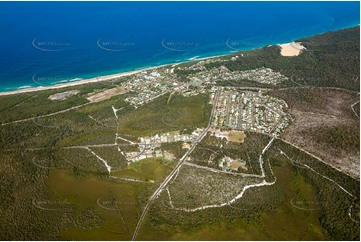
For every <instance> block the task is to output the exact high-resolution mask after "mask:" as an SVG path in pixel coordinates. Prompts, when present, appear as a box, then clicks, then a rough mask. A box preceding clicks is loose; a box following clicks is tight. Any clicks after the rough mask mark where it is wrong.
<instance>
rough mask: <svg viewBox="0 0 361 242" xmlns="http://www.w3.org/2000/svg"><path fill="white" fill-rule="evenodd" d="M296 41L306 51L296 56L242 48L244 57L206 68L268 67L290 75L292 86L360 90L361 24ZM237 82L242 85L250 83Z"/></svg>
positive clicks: (274, 49) (269, 49)
mask: <svg viewBox="0 0 361 242" xmlns="http://www.w3.org/2000/svg"><path fill="white" fill-rule="evenodd" d="M297 41H299V42H302V44H303V45H304V46H305V47H306V50H305V51H302V53H301V54H300V55H299V56H296V57H284V56H281V54H280V47H278V46H271V47H263V48H262V49H258V50H253V51H242V52H240V53H237V54H236V55H239V54H243V57H240V58H238V59H237V60H235V61H228V62H224V63H221V62H215V63H211V64H208V65H206V67H207V68H208V69H211V68H214V67H219V66H221V65H224V66H226V67H227V68H228V69H230V70H231V71H235V70H249V69H255V68H260V67H267V68H271V69H273V70H275V71H279V72H281V73H282V74H284V75H285V76H287V77H289V78H291V79H292V83H289V84H290V85H296V86H299V85H307V86H323V87H339V88H346V89H350V90H355V91H357V90H359V88H360V80H359V76H360V68H359V67H360V59H359V56H360V45H359V43H360V27H354V28H350V29H344V30H341V31H336V32H330V33H326V34H322V35H317V36H314V37H309V38H303V39H299V40H297ZM237 82H238V84H239V85H244V84H249V83H243V82H240V81H237ZM237 82H236V83H235V84H233V85H236V84H237ZM230 83H231V82H230ZM230 83H228V85H229V84H230ZM253 85H254V84H253ZM257 85H259V84H257Z"/></svg>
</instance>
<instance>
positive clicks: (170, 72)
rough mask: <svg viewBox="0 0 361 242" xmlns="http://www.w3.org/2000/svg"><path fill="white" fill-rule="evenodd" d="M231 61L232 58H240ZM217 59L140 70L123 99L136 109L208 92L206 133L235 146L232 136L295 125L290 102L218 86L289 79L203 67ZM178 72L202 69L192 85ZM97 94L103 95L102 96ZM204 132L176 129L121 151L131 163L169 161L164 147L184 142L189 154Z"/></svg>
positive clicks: (226, 164) (229, 167)
mask: <svg viewBox="0 0 361 242" xmlns="http://www.w3.org/2000/svg"><path fill="white" fill-rule="evenodd" d="M232 58H233V60H234V59H236V58H239V57H238V56H237V57H232ZM215 61H221V62H222V60H217V59H208V60H205V61H200V62H197V63H196V64H194V65H191V66H186V67H184V66H180V67H178V65H176V64H175V65H172V66H170V67H168V68H156V69H153V70H145V71H141V72H138V73H136V74H134V75H132V76H130V77H129V79H128V80H127V81H125V82H122V83H121V84H120V87H118V88H121V90H123V91H124V92H127V93H129V95H128V97H127V98H126V99H125V101H126V102H128V103H129V104H130V105H132V106H133V107H134V108H135V109H137V108H139V107H140V106H142V105H144V104H146V103H149V102H150V101H152V100H154V99H156V98H158V97H160V96H162V95H168V96H169V98H168V101H169V100H170V98H171V96H172V95H174V94H178V95H183V96H193V95H198V94H200V93H207V94H208V95H209V103H210V104H212V105H213V112H212V116H211V122H210V126H209V130H208V131H211V134H212V135H213V136H216V137H219V138H221V139H222V138H226V139H227V140H228V141H231V142H232V141H233V142H237V141H235V140H232V139H229V133H230V132H243V131H250V132H257V133H262V134H266V135H269V136H271V137H277V136H279V135H280V134H281V133H282V131H283V130H284V129H285V128H286V127H287V126H288V124H289V122H290V121H291V117H290V116H289V115H288V114H287V112H286V110H287V104H286V103H285V102H284V101H283V100H281V99H278V98H275V97H271V96H269V95H267V94H266V93H265V91H264V90H262V89H252V88H251V89H249V90H245V89H239V88H237V87H222V86H217V82H218V81H224V80H237V79H248V80H252V81H254V82H259V83H267V84H270V85H277V84H278V83H280V82H284V81H287V78H286V77H284V76H283V75H282V74H280V73H278V72H274V71H273V70H272V69H269V68H258V69H254V70H248V71H235V72H231V71H229V70H228V69H227V68H226V67H224V66H221V67H219V68H213V69H211V70H206V68H205V65H206V64H209V63H213V62H215ZM175 69H178V70H179V69H182V70H184V69H186V70H201V72H197V73H196V74H190V75H189V76H188V78H189V79H188V81H186V82H184V81H179V78H178V77H177V74H175V71H174V70H175ZM114 93H116V92H114ZM95 95H99V93H98V94H95ZM203 132H205V133H207V131H206V129H205V128H197V129H196V130H194V131H193V132H192V134H180V133H179V131H174V132H168V133H160V134H156V135H154V136H151V137H139V138H138V141H139V143H137V144H138V146H137V147H138V150H137V151H127V152H125V151H124V152H123V151H121V149H120V150H119V151H121V153H122V155H123V156H124V157H126V159H127V160H128V162H130V163H131V162H135V161H139V160H142V159H146V158H154V157H165V156H169V155H170V154H169V153H167V152H165V151H163V150H162V148H161V145H162V144H163V143H172V142H180V143H181V144H182V148H183V149H186V150H189V149H191V147H192V145H195V144H196V141H197V140H198V139H199V138H200V137H201V135H202V133H203ZM117 136H121V134H117ZM120 139H121V138H120ZM239 143H241V142H239ZM188 160H189V159H188ZM219 168H220V169H222V170H226V171H231V172H238V171H240V170H243V169H247V167H246V163H245V162H244V161H242V160H234V159H232V158H230V157H223V158H222V160H221V161H220V163H219Z"/></svg>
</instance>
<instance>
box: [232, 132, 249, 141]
mask: <svg viewBox="0 0 361 242" xmlns="http://www.w3.org/2000/svg"><path fill="white" fill-rule="evenodd" d="M245 138H246V135H245V133H244V132H243V131H231V132H229V134H228V140H229V141H231V142H236V143H243V142H244V139H245Z"/></svg>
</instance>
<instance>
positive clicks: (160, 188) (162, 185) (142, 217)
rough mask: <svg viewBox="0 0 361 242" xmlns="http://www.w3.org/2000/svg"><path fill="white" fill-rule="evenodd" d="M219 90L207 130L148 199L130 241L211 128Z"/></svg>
mask: <svg viewBox="0 0 361 242" xmlns="http://www.w3.org/2000/svg"><path fill="white" fill-rule="evenodd" d="M219 90H220V89H219V88H218V90H217V92H216V96H215V98H214V102H213V108H212V112H211V117H210V120H209V124H208V126H207V128H206V129H205V130H204V131H203V132H202V134H201V135H200V136H199V137H198V138H197V139H196V140H195V141H194V142H193V145H192V147H191V148H190V149H189V150H188V151H187V152H186V153H185V154H184V155H183V157H182V158H181V159H180V160H179V162H178V164H177V165H176V166H175V168H174V169H173V171H172V172H171V173H170V174H169V175H168V176H167V178H166V179H165V180H164V181H163V182H162V184H161V185H160V186H159V187H158V188H157V190H156V191H155V192H154V193H153V195H152V196H151V197H150V198H149V200H148V203H147V204H146V206H145V208H144V210H143V213H142V215H141V216H140V219H139V221H138V224H137V227H136V228H135V231H134V234H133V237H132V240H135V239H136V238H137V235H138V231H139V229H140V226H141V225H142V222H143V220H144V218H145V216H146V214H147V212H148V210H149V208H150V206H151V205H152V203H153V202H154V200H155V199H156V198H157V197H158V196H159V194H160V193H161V192H162V190H163V189H164V188H165V187H166V186H167V185H168V183H169V182H170V181H171V180H172V178H173V176H174V175H175V174H176V173H177V172H178V171H179V169H180V167H181V166H182V165H183V163H184V162H185V160H186V159H187V157H188V155H189V154H191V153H192V152H193V150H194V149H195V147H196V146H197V144H198V143H199V142H200V141H201V140H202V139H203V138H204V136H206V134H207V132H208V130H209V128H210V127H211V126H212V122H213V118H214V112H215V109H216V106H217V105H216V104H217V102H218V97H219Z"/></svg>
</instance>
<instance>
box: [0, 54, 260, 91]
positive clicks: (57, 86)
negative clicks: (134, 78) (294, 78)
mask: <svg viewBox="0 0 361 242" xmlns="http://www.w3.org/2000/svg"><path fill="white" fill-rule="evenodd" d="M256 49H258V48H256ZM227 55H232V53H229V54H221V55H215V56H209V57H201V58H196V59H194V60H189V59H187V60H185V61H181V62H175V63H169V64H162V65H158V66H152V67H145V68H142V69H139V70H134V71H126V72H119V73H115V74H109V75H104V76H98V77H92V78H88V79H84V80H80V81H74V82H67V83H58V84H54V85H49V86H39V87H30V88H24V89H19V90H14V91H6V92H0V96H8V95H14V94H22V93H28V92H38V91H45V90H52V89H60V88H65V87H72V86H79V85H83V84H88V83H96V82H102V81H109V80H113V79H117V78H120V77H125V76H131V75H134V74H137V73H140V72H143V71H149V70H154V69H157V68H161V67H166V66H177V65H180V64H183V63H190V62H194V61H201V60H205V59H213V58H218V57H224V56H227Z"/></svg>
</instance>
